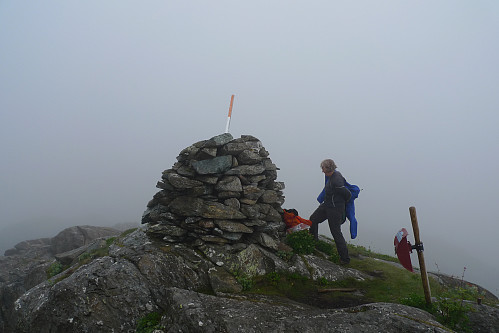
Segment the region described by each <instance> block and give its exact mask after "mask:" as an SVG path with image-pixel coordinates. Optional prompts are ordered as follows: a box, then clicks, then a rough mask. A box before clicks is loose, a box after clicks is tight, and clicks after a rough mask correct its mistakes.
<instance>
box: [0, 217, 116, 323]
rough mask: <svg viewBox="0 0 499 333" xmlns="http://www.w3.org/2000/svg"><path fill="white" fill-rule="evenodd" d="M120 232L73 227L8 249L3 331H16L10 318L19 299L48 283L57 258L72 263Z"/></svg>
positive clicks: (0, 296) (2, 276) (0, 278)
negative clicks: (92, 247)
mask: <svg viewBox="0 0 499 333" xmlns="http://www.w3.org/2000/svg"><path fill="white" fill-rule="evenodd" d="M119 233H120V232H119V231H118V230H115V229H111V228H104V227H93V226H78V227H71V228H68V229H65V230H63V231H61V232H60V233H59V234H57V235H56V236H55V237H53V238H41V239H35V240H29V241H23V242H20V243H18V244H17V245H15V247H14V248H12V249H9V250H7V251H5V256H4V257H2V256H0V332H13V331H14V329H13V327H12V326H11V325H12V322H11V321H10V320H9V319H11V317H12V312H13V310H14V303H15V301H16V299H17V298H18V297H19V296H21V295H22V294H24V293H25V292H26V291H28V290H30V289H31V288H33V287H35V286H37V285H39V284H40V283H44V282H46V281H47V270H48V269H49V268H50V266H51V265H53V264H54V263H55V262H56V260H57V261H59V262H60V263H61V264H62V265H69V264H70V263H71V262H72V261H73V260H74V259H75V258H76V257H77V256H78V255H80V254H81V253H83V252H85V249H86V248H89V247H91V246H92V244H93V242H96V241H98V240H99V238H102V237H109V236H111V235H117V234H119ZM64 251H67V252H64ZM61 252H64V253H61Z"/></svg>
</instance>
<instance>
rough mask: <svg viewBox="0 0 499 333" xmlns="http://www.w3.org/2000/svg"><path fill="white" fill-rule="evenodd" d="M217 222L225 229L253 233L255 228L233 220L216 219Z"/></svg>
mask: <svg viewBox="0 0 499 333" xmlns="http://www.w3.org/2000/svg"><path fill="white" fill-rule="evenodd" d="M215 224H216V225H217V226H218V227H219V228H220V229H222V230H223V231H228V232H237V233H247V234H251V233H252V232H253V229H251V228H249V227H247V226H246V225H244V224H243V223H239V222H232V221H230V220H215Z"/></svg>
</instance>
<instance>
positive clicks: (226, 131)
mask: <svg viewBox="0 0 499 333" xmlns="http://www.w3.org/2000/svg"><path fill="white" fill-rule="evenodd" d="M232 104H234V95H232V96H231V98H230V106H229V115H228V116H227V125H226V126H225V133H229V126H230V117H231V116H232Z"/></svg>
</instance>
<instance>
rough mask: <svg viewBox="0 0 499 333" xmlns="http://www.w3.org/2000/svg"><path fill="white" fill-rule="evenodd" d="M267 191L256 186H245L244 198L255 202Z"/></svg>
mask: <svg viewBox="0 0 499 333" xmlns="http://www.w3.org/2000/svg"><path fill="white" fill-rule="evenodd" d="M264 192H265V190H263V189H261V188H258V186H256V185H247V186H243V198H245V199H249V200H254V201H255V202H256V201H257V200H258V199H259V198H260V197H261V196H262V194H263V193H264Z"/></svg>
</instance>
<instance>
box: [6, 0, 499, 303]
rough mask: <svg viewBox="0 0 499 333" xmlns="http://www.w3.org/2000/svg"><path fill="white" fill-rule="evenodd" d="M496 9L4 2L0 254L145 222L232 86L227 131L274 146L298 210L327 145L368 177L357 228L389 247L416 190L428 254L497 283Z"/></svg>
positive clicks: (222, 113)
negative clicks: (90, 229) (63, 235)
mask: <svg viewBox="0 0 499 333" xmlns="http://www.w3.org/2000/svg"><path fill="white" fill-rule="evenodd" d="M498 10H499V3H497V2H496V1H474V2H469V1H439V2H437V3H435V2H432V1H418V2H414V3H404V2H393V1H375V2H373V1H356V2H336V1H315V0H312V1H307V2H304V1H303V2H302V1H300V2H298V1H258V0H257V1H251V2H242V1H211V2H206V1H182V2H180V1H147V2H136V1H105V2H102V1H85V2H61V1H43V2H21V1H13V0H10V1H9V0H7V1H1V2H0V158H1V163H0V253H3V251H4V250H6V249H8V248H10V247H12V246H14V245H15V244H16V243H17V242H19V241H22V240H25V239H33V238H39V237H52V236H54V235H55V234H56V233H57V232H58V231H60V230H62V229H63V228H65V227H68V226H73V225H78V224H91V225H113V224H116V223H131V222H137V223H138V222H140V218H141V215H142V213H143V211H144V209H145V206H146V204H147V202H148V201H149V200H150V199H151V198H152V196H153V195H154V193H156V192H157V191H158V189H157V188H155V185H156V182H157V181H158V180H159V179H160V177H161V172H162V171H163V170H165V169H168V168H170V167H171V166H172V165H173V163H175V161H176V157H177V155H178V153H179V152H180V151H181V150H182V149H183V148H185V147H187V146H189V145H191V144H192V143H195V142H197V141H200V140H204V139H209V138H211V137H213V136H215V135H218V134H221V133H223V132H224V130H225V124H226V119H227V111H228V106H229V101H230V96H231V95H232V94H234V95H235V100H234V107H233V113H232V121H231V126H230V132H231V134H232V135H233V136H234V137H239V136H240V135H243V134H250V135H253V136H255V137H257V138H259V139H260V140H261V141H262V143H263V145H264V146H265V148H266V149H267V150H268V151H269V152H270V158H271V159H272V161H273V162H274V163H275V164H276V165H277V166H278V167H279V168H280V170H279V172H278V181H283V182H285V184H286V189H285V191H284V195H285V196H286V202H285V203H284V205H283V207H284V208H295V209H297V210H298V212H299V213H300V215H301V216H302V217H305V218H308V217H309V216H310V214H311V213H312V212H313V210H314V209H315V208H316V206H317V202H316V197H317V195H318V193H319V192H320V191H321V189H322V186H323V174H322V173H321V170H320V167H319V164H320V162H321V161H322V160H323V159H325V158H332V159H334V160H335V161H336V163H337V165H338V170H340V171H341V173H342V174H343V175H344V176H345V177H346V178H347V180H348V181H349V182H351V183H354V184H357V185H358V186H359V187H360V188H362V189H363V190H362V192H361V193H360V196H359V199H357V201H356V209H357V218H358V221H359V231H358V237H357V239H355V240H350V242H351V243H353V244H359V245H363V246H365V247H367V248H370V249H372V250H374V251H378V252H381V253H386V254H390V255H393V254H394V253H393V238H394V236H395V234H396V233H397V231H398V230H399V229H400V228H402V227H405V228H406V229H407V230H408V231H409V233H410V235H409V240H410V241H411V242H413V240H414V238H413V233H412V229H411V222H410V217H409V207H410V206H415V207H416V209H417V215H418V219H419V226H420V232H421V239H422V241H423V243H424V247H425V259H426V266H427V268H428V269H429V270H431V271H440V272H442V273H446V274H450V275H454V276H458V277H462V276H463V273H464V279H465V280H469V281H472V282H475V283H478V284H480V285H482V286H483V287H485V288H487V289H489V290H490V291H491V292H493V293H495V294H498V291H499V283H498V281H499V276H498V273H497V267H498V266H499V256H497V252H498V251H499V244H498V243H497V241H496V236H497V234H498V218H497V217H496V216H497V214H496V211H495V208H496V207H495V205H496V204H497V202H498V201H499V200H498V199H499V195H498V194H497V188H498V187H499V177H498V176H497V170H499V157H498V156H497V154H498V152H499V149H498V143H499V134H498V130H497V125H498V124H499V112H498V111H499V110H498V106H499V66H498V59H499V39H498V38H497V31H499V21H498V20H497V14H498ZM320 231H321V232H322V233H324V234H326V235H330V234H329V231H328V228H327V223H323V224H321V226H320ZM343 232H344V235H345V236H346V239H347V240H349V233H348V225H347V224H345V225H344V226H343ZM412 260H413V264H414V265H415V264H416V263H417V256H416V254H415V253H414V254H413V255H412ZM464 267H466V271H465V272H464Z"/></svg>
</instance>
